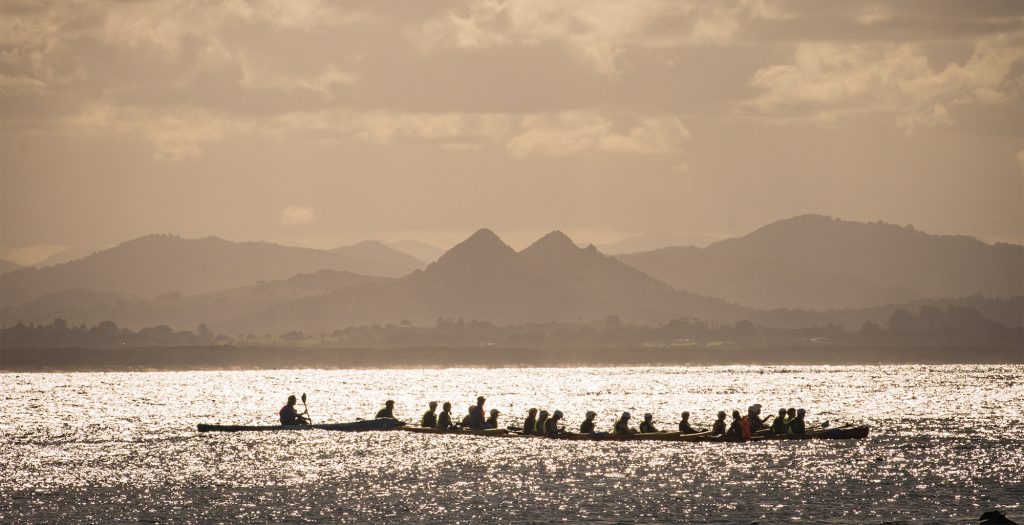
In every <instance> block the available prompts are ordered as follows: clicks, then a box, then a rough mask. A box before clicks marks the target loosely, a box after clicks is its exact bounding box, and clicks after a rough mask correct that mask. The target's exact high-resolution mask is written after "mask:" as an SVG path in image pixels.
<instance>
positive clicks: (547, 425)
mask: <svg viewBox="0 0 1024 525" xmlns="http://www.w3.org/2000/svg"><path fill="white" fill-rule="evenodd" d="M561 420H562V411H561V410H555V413H554V414H551V418H549V419H548V420H547V421H545V422H544V435H545V436H547V437H558V435H559V434H561V433H562V429H560V428H558V422H559V421H561Z"/></svg>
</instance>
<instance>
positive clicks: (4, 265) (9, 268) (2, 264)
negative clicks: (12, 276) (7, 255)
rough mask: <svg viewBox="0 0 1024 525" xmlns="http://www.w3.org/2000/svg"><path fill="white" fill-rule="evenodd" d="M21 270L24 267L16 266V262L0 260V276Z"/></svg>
mask: <svg viewBox="0 0 1024 525" xmlns="http://www.w3.org/2000/svg"><path fill="white" fill-rule="evenodd" d="M22 268H24V266H22V265H20V264H18V263H16V262H11V261H8V260H7V259H0V274H4V273H7V272H13V271H15V270H20V269H22Z"/></svg>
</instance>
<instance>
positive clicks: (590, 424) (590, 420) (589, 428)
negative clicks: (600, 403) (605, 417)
mask: <svg viewBox="0 0 1024 525" xmlns="http://www.w3.org/2000/svg"><path fill="white" fill-rule="evenodd" d="M595 417H597V412H594V411H593V410H591V411H588V412H587V419H584V420H583V423H580V433H581V434H593V433H594V418H595Z"/></svg>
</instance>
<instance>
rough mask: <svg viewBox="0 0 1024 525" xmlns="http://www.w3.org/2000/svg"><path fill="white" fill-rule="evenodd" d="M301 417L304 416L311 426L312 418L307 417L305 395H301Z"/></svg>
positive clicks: (307, 409) (307, 410) (307, 408)
mask: <svg viewBox="0 0 1024 525" xmlns="http://www.w3.org/2000/svg"><path fill="white" fill-rule="evenodd" d="M302 415H304V416H306V422H307V423H308V424H310V425H312V424H313V418H311V417H309V407H308V406H306V393H305V392H303V393H302Z"/></svg>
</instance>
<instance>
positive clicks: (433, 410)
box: [420, 401, 437, 428]
mask: <svg viewBox="0 0 1024 525" xmlns="http://www.w3.org/2000/svg"><path fill="white" fill-rule="evenodd" d="M429 406H430V408H428V409H427V411H426V412H424V413H423V417H422V418H420V426H421V427H426V428H436V427H437V401H431V402H430V405H429Z"/></svg>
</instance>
